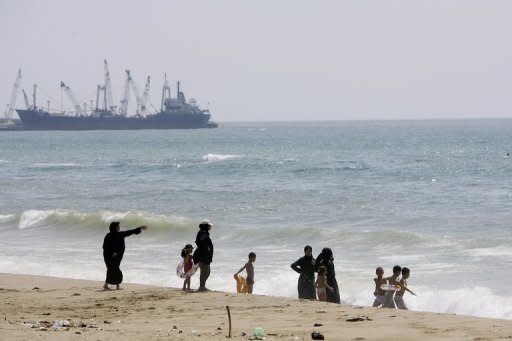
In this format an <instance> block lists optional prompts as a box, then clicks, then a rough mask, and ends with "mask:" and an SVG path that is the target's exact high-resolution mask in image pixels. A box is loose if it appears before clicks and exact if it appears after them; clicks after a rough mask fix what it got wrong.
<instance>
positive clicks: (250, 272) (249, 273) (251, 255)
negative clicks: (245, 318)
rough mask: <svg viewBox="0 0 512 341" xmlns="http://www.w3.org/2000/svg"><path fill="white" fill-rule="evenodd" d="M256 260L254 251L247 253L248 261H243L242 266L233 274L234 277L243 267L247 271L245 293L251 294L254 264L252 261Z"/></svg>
mask: <svg viewBox="0 0 512 341" xmlns="http://www.w3.org/2000/svg"><path fill="white" fill-rule="evenodd" d="M255 261H256V254H255V253H254V252H250V253H249V261H248V262H247V263H245V265H244V266H242V268H241V269H240V270H238V272H237V273H236V274H235V275H234V276H235V278H236V277H237V276H238V274H239V273H240V272H242V271H243V270H244V269H245V271H246V272H247V293H248V294H252V289H253V285H254V265H253V263H254V262H255Z"/></svg>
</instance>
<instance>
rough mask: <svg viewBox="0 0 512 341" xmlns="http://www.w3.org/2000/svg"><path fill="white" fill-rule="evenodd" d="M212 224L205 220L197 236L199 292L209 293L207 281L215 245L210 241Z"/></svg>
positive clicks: (195, 260) (194, 256) (196, 258)
mask: <svg viewBox="0 0 512 341" xmlns="http://www.w3.org/2000/svg"><path fill="white" fill-rule="evenodd" d="M211 228H212V223H211V222H210V221H209V220H208V219H205V220H203V221H202V222H201V223H200V224H199V232H197V236H196V245H197V249H196V250H195V251H194V255H193V258H194V263H198V264H199V270H200V273H199V288H198V289H197V291H207V290H208V289H206V280H207V279H208V277H210V263H211V262H212V259H213V243H212V240H211V239H210V230H211Z"/></svg>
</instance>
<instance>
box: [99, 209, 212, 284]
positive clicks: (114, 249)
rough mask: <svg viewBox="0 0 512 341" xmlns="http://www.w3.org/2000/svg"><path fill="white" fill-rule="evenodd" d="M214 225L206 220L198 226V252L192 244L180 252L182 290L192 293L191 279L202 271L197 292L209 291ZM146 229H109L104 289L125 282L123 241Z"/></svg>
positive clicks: (112, 225) (116, 224) (117, 225)
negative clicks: (208, 281) (197, 271)
mask: <svg viewBox="0 0 512 341" xmlns="http://www.w3.org/2000/svg"><path fill="white" fill-rule="evenodd" d="M211 228H212V223H211V222H210V221H209V220H207V219H205V220H203V221H202V222H201V223H200V224H199V231H198V232H197V235H196V246H197V248H196V250H195V251H194V247H193V246H192V245H191V244H187V245H185V247H184V248H183V249H182V250H181V257H182V258H183V261H182V262H181V263H180V265H178V269H177V273H178V272H181V276H180V277H182V278H184V282H183V290H190V278H191V276H192V275H193V274H194V273H195V272H196V270H197V269H199V273H200V274H199V288H198V289H197V291H206V290H208V289H207V288H206V281H207V280H208V277H210V263H211V262H212V259H213V243H212V240H211V239H210V229H211ZM146 229H147V226H146V225H141V226H139V227H137V228H134V229H130V230H125V231H121V228H120V222H118V221H114V222H112V223H110V226H109V230H110V232H108V233H107V235H106V236H105V239H104V240H103V259H104V261H105V265H106V267H107V276H106V278H105V284H104V285H103V288H104V289H106V290H108V289H110V287H109V285H115V286H116V289H119V285H120V284H121V282H122V281H123V273H122V272H121V269H120V268H119V266H120V264H121V260H122V259H123V254H124V250H125V242H124V239H125V238H126V237H128V236H131V235H133V234H139V233H141V231H144V230H146Z"/></svg>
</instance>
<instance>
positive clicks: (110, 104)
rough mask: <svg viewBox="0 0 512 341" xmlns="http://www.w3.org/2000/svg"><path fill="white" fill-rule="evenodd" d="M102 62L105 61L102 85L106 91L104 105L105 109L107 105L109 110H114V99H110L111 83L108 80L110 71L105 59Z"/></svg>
mask: <svg viewBox="0 0 512 341" xmlns="http://www.w3.org/2000/svg"><path fill="white" fill-rule="evenodd" d="M104 62H105V63H104V66H105V84H103V86H104V87H105V91H106V92H107V98H106V102H107V106H106V107H105V110H107V107H108V108H109V109H110V110H111V111H114V100H113V99H112V83H111V82H110V72H109V70H108V64H107V60H106V59H105V61H104Z"/></svg>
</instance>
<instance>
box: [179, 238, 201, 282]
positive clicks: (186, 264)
mask: <svg viewBox="0 0 512 341" xmlns="http://www.w3.org/2000/svg"><path fill="white" fill-rule="evenodd" d="M192 251H194V247H193V246H192V245H190V244H187V245H185V247H184V248H183V250H181V257H182V258H183V276H184V277H185V280H184V281H183V291H190V277H192V275H193V274H194V272H195V269H196V268H197V267H195V266H194V262H193V261H192Z"/></svg>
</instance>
